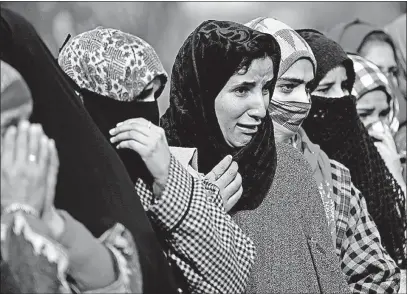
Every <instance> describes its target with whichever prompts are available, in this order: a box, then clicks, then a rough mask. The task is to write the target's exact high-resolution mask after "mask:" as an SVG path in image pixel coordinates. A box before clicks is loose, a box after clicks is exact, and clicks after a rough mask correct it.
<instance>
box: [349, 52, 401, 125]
mask: <svg viewBox="0 0 408 294" xmlns="http://www.w3.org/2000/svg"><path fill="white" fill-rule="evenodd" d="M348 56H349V57H350V59H351V60H352V61H353V64H354V71H355V73H356V80H355V82H354V87H353V90H352V94H353V95H354V96H355V97H356V99H357V101H358V100H359V99H360V98H361V97H362V96H363V95H365V94H367V93H369V92H372V91H375V90H380V91H383V92H384V93H385V94H386V95H387V103H388V104H389V105H390V108H391V111H390V113H389V114H388V117H387V121H388V126H389V127H390V128H391V129H392V130H393V131H394V132H396V131H397V130H398V126H399V122H398V119H397V117H396V113H395V107H394V105H393V104H394V102H395V97H394V92H393V91H392V89H391V86H390V82H389V80H388V78H387V77H386V76H385V75H384V74H383V73H382V72H381V70H380V69H379V68H378V66H376V65H375V64H374V63H372V62H370V61H369V60H367V59H365V58H364V57H361V56H358V55H354V54H349V55H348Z"/></svg>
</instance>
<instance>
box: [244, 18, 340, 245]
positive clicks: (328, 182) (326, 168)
mask: <svg viewBox="0 0 408 294" xmlns="http://www.w3.org/2000/svg"><path fill="white" fill-rule="evenodd" d="M246 26H249V27H250V28H253V29H256V30H258V31H261V32H263V33H268V34H271V35H272V36H274V37H275V38H276V40H277V41H278V43H279V46H280V48H281V62H280V68H279V75H278V78H279V77H281V76H282V75H284V74H285V72H286V71H287V70H288V69H289V68H290V67H291V66H292V65H293V64H294V63H295V62H296V61H298V60H299V59H303V58H304V59H307V60H310V61H311V62H312V64H313V69H314V71H315V70H316V59H315V57H314V55H313V52H312V49H311V48H310V47H309V45H308V44H307V43H306V41H305V40H303V38H302V37H301V36H300V35H299V34H298V33H297V32H296V31H295V30H294V29H292V28H291V27H289V26H288V25H286V24H284V23H282V22H280V21H278V20H276V19H274V18H266V17H259V18H257V19H255V20H252V21H250V22H249V23H247V24H246ZM310 107H311V103H302V102H294V101H277V100H275V99H273V97H272V99H271V103H270V104H269V113H270V114H271V118H272V121H273V122H274V125H275V126H276V124H279V125H281V126H283V127H284V128H286V129H288V130H289V131H291V132H293V135H294V136H293V138H292V140H291V141H292V144H293V145H294V147H295V148H297V149H298V150H299V151H301V152H302V153H303V155H304V156H305V158H306V160H307V161H308V163H309V164H310V166H311V168H312V170H313V176H314V178H315V180H316V183H317V186H318V188H319V192H320V196H321V199H322V202H323V205H324V208H325V212H326V218H327V223H328V227H329V230H330V234H331V237H332V241H333V245H334V246H335V245H336V244H335V241H336V225H335V220H334V201H333V198H332V196H331V195H332V193H333V180H332V175H331V167H330V160H329V158H328V157H327V155H326V154H325V153H324V152H323V151H322V150H320V147H319V146H318V145H315V144H313V143H312V142H310V140H309V138H308V137H307V135H306V133H305V132H304V130H303V129H302V128H301V127H300V126H301V124H302V122H303V120H304V119H305V118H306V117H307V115H308V112H309V110H310Z"/></svg>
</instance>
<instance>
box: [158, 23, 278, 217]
mask: <svg viewBox="0 0 408 294" xmlns="http://www.w3.org/2000/svg"><path fill="white" fill-rule="evenodd" d="M265 56H267V57H269V58H271V59H272V62H273V71H274V78H273V81H272V85H271V87H270V93H271V96H272V94H273V90H274V88H275V83H276V79H277V75H278V72H279V60H280V49H279V45H278V43H277V41H276V40H275V39H274V38H273V37H272V36H271V35H268V34H264V33H261V32H258V31H254V30H252V29H250V28H248V27H246V26H244V25H241V24H238V23H234V22H229V21H215V20H209V21H205V22H203V23H202V24H201V25H200V26H198V28H197V29H195V30H194V32H192V33H191V34H190V36H189V37H188V38H187V40H186V41H185V42H184V44H183V46H182V47H181V49H180V51H179V53H178V55H177V57H176V61H175V63H174V66H173V71H172V78H171V88H170V107H169V109H168V110H167V111H166V113H165V114H164V115H163V117H162V119H161V123H162V126H163V128H164V129H165V131H166V136H167V139H168V142H169V144H170V145H173V146H180V147H196V148H198V166H199V168H200V171H201V172H204V173H208V172H210V171H211V169H212V168H213V167H214V166H215V165H216V164H218V163H219V162H220V161H221V159H222V158H224V157H225V156H227V155H228V154H232V155H233V158H234V160H235V161H237V163H238V165H239V169H240V173H241V175H242V178H243V184H242V186H243V188H244V192H243V195H242V197H241V199H240V200H239V202H238V203H237V205H236V206H235V207H234V210H243V209H253V208H255V207H257V206H258V205H259V204H260V203H261V202H262V200H263V199H264V197H265V196H266V194H267V191H268V190H269V188H270V186H271V184H272V180H273V177H274V174H275V169H276V148H275V140H274V135H273V125H272V120H271V119H270V118H269V117H268V115H269V114H267V116H266V117H265V118H264V119H263V120H262V123H261V124H260V126H259V129H258V132H257V133H256V135H255V136H254V137H253V138H252V140H251V141H250V142H249V143H248V144H247V145H246V146H245V147H242V148H231V147H230V146H228V144H227V143H226V142H225V139H224V136H223V135H222V132H221V129H220V126H219V124H218V119H217V116H216V114H215V109H214V102H215V98H216V97H217V95H218V94H219V92H220V91H221V90H222V89H223V87H224V86H225V84H226V83H227V82H228V80H229V79H230V78H231V77H232V76H233V75H234V74H235V72H236V71H237V69H238V67H239V66H240V64H242V62H243V61H245V60H247V61H248V63H249V62H250V61H252V60H254V59H257V58H263V57H265ZM249 64H250V63H249ZM249 64H247V65H249Z"/></svg>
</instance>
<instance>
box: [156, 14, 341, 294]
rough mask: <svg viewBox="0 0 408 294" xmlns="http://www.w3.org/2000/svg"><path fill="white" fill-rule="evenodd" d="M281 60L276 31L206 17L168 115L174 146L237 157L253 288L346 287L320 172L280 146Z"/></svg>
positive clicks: (201, 159)
mask: <svg viewBox="0 0 408 294" xmlns="http://www.w3.org/2000/svg"><path fill="white" fill-rule="evenodd" d="M279 61H280V49H279V45H278V44H277V42H276V40H275V39H274V38H273V37H272V36H270V35H267V34H263V33H260V32H257V31H254V30H252V29H249V28H247V27H245V26H243V25H240V24H237V23H233V22H228V21H214V20H210V21H205V22H203V23H202V24H201V25H199V26H198V27H197V28H196V29H195V30H194V31H193V32H192V33H191V34H190V36H189V37H188V38H187V40H186V41H185V42H184V44H183V46H182V47H181V49H180V51H179V53H178V55H177V57H176V61H175V64H174V66H173V71H172V80H171V90H170V108H169V109H168V110H167V112H166V113H165V114H164V116H163V117H162V120H161V122H162V125H163V128H164V129H165V130H166V134H167V137H168V140H169V144H171V145H173V146H182V147H195V148H197V149H198V170H199V171H200V172H203V173H208V172H209V171H210V170H211V168H212V167H213V166H214V165H215V164H217V163H218V162H219V161H220V160H221V159H222V158H223V157H224V156H226V155H227V154H232V155H233V158H234V160H236V161H237V162H238V165H239V170H240V173H241V175H242V178H243V184H242V186H243V189H244V192H243V195H242V197H241V199H240V200H239V201H238V203H237V205H236V206H235V207H234V208H233V211H232V212H231V214H232V216H233V218H234V220H235V221H236V222H237V223H238V225H239V226H241V228H242V229H243V230H244V232H245V233H247V234H248V235H249V237H250V238H251V239H252V240H253V241H254V243H255V245H256V250H257V258H256V260H255V264H254V268H253V271H252V274H251V277H250V282H249V286H248V289H247V292H248V293H276V292H280V293H319V292H331V293H334V292H336V293H347V292H349V290H348V288H347V284H346V282H345V278H344V276H343V275H342V273H341V271H340V267H339V265H338V262H337V260H336V257H335V253H334V250H333V247H332V244H331V241H330V234H329V232H328V229H327V225H326V221H325V215H324V209H323V206H322V204H321V200H320V196H319V194H318V191H317V187H316V184H315V182H314V179H313V177H312V174H311V169H310V167H308V166H307V162H306V161H305V160H304V159H303V158H302V156H301V154H299V153H298V152H297V151H296V150H295V149H293V148H287V147H286V146H282V145H279V144H278V145H276V146H275V141H274V136H273V125H272V121H271V120H270V118H269V116H268V113H267V107H268V104H269V100H270V98H271V95H272V94H273V90H274V86H275V82H276V78H277V74H278V71H279Z"/></svg>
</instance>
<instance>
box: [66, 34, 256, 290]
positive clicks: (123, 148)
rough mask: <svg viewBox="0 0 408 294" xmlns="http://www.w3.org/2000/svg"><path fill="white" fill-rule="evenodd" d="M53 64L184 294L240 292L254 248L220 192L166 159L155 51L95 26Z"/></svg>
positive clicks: (135, 39) (161, 72) (159, 73)
mask: <svg viewBox="0 0 408 294" xmlns="http://www.w3.org/2000/svg"><path fill="white" fill-rule="evenodd" d="M90 44H93V45H92V46H90ZM91 49H92V50H91ZM59 64H60V66H61V68H62V69H63V70H64V72H66V73H67V74H68V75H69V76H70V78H71V79H72V80H73V81H74V82H75V85H74V87H75V86H76V88H77V91H78V92H80V93H81V95H82V99H83V102H84V105H85V108H86V109H87V111H88V112H89V114H90V115H91V117H92V118H93V120H94V121H95V123H96V124H97V126H98V127H99V129H100V130H101V132H102V133H103V134H104V135H105V137H106V139H107V140H110V142H111V143H112V145H113V146H114V147H116V149H117V152H118V155H119V156H120V158H121V159H122V162H123V163H124V165H125V166H126V168H127V170H128V173H129V175H130V177H131V178H132V180H133V182H134V183H135V187H136V191H137V192H138V194H139V196H140V198H141V201H142V203H143V206H144V209H145V210H146V212H147V214H148V215H149V217H150V219H151V221H152V224H153V225H154V227H155V228H156V229H157V232H158V236H159V238H160V239H161V241H162V244H163V246H164V249H165V252H166V254H167V255H168V258H169V261H170V262H173V263H175V264H176V265H177V267H178V268H179V269H180V272H181V273H182V275H183V277H184V278H183V280H184V279H185V281H186V283H187V288H188V291H190V292H193V293H196V292H200V293H201V292H211V293H235V292H243V291H244V289H245V286H246V284H247V280H248V276H249V272H250V269H251V267H252V264H253V261H254V255H255V249H254V246H253V243H252V241H251V240H250V239H249V238H248V237H247V236H245V235H244V234H243V232H242V230H241V229H240V228H239V227H238V226H237V225H236V224H235V222H234V221H233V220H232V219H231V217H230V216H229V215H228V214H226V212H225V209H224V207H223V203H222V199H221V195H220V193H219V192H218V190H217V189H215V188H214V186H213V185H211V184H210V183H209V182H208V181H203V180H201V179H196V178H192V177H191V176H190V174H189V173H188V172H187V170H186V169H185V168H184V166H183V165H182V164H181V163H179V162H178V161H177V160H176V158H175V157H174V156H173V155H172V154H171V152H170V149H169V146H168V145H167V141H166V137H165V135H164V131H163V129H161V128H160V127H159V126H158V125H159V119H160V117H159V109H158V104H157V101H156V99H157V98H158V97H159V96H160V94H161V92H162V91H163V89H164V86H165V83H166V81H167V74H166V72H165V71H164V69H163V66H162V64H161V62H160V59H159V57H158V56H157V54H156V52H155V51H154V49H153V48H152V47H151V46H150V45H149V44H148V43H146V42H145V41H144V40H142V39H140V38H138V37H136V36H133V35H131V34H127V33H124V32H122V31H119V30H116V29H109V28H102V27H98V28H96V29H94V30H91V31H88V32H85V33H82V34H80V35H78V36H76V37H74V38H73V39H72V40H70V41H69V42H68V43H67V44H66V46H65V47H64V48H63V49H62V50H61V52H60V55H59Z"/></svg>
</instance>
